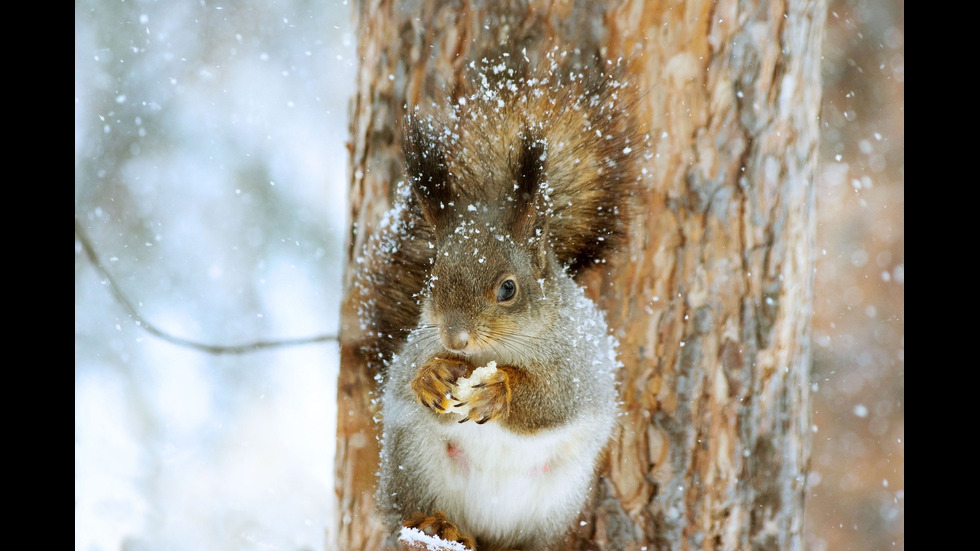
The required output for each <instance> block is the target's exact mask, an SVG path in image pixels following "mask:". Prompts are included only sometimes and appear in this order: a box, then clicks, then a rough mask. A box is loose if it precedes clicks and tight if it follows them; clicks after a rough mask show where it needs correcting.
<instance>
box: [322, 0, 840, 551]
mask: <svg viewBox="0 0 980 551" xmlns="http://www.w3.org/2000/svg"><path fill="white" fill-rule="evenodd" d="M508 14H509V15H508ZM355 17H356V25H355V28H357V29H359V31H360V37H359V38H360V43H359V45H358V52H359V55H360V60H361V66H360V68H359V72H358V75H357V79H358V81H357V95H356V96H355V98H354V101H353V105H352V116H351V142H350V152H351V166H352V172H351V174H352V177H351V183H350V186H351V187H350V206H351V211H350V212H351V222H352V226H351V233H350V235H349V240H348V245H349V249H348V269H347V275H346V279H345V301H344V305H343V311H342V336H341V372H340V381H339V385H338V389H339V390H338V401H339V404H338V412H339V413H338V416H339V418H338V434H337V462H336V491H337V495H338V499H339V505H338V511H339V517H340V518H339V520H338V531H337V534H336V538H337V547H338V548H340V549H351V550H355V549H378V548H381V547H383V539H384V530H383V529H382V527H381V524H380V520H379V517H378V516H377V515H376V513H375V511H374V509H373V507H374V499H373V498H374V496H373V492H374V487H375V482H376V478H375V471H376V468H377V465H378V450H379V445H378V435H379V434H380V427H379V426H378V425H377V424H376V422H375V417H376V416H377V414H378V411H377V406H376V403H375V399H376V398H377V394H376V390H377V389H376V379H375V376H376V375H377V373H378V370H379V369H380V366H381V362H380V361H379V354H380V355H381V357H383V356H384V354H385V352H383V351H382V352H379V351H378V347H377V346H376V343H375V344H374V345H372V342H373V341H376V340H377V337H376V336H375V334H374V330H375V329H376V328H371V327H364V326H362V323H361V320H360V318H359V316H358V312H359V310H360V309H361V308H363V306H364V305H363V304H362V297H361V296H360V295H359V294H358V292H356V289H355V287H356V286H355V278H356V277H357V274H358V270H359V269H361V268H359V266H362V265H369V264H370V263H371V261H372V259H370V258H365V256H364V255H365V245H366V243H367V242H368V240H369V238H370V237H371V236H372V235H374V234H375V233H376V232H377V231H378V230H379V223H380V220H381V217H382V214H383V213H384V212H385V211H387V210H388V209H389V208H390V206H391V204H392V188H393V186H394V184H395V183H396V182H398V181H399V180H401V179H403V175H402V160H401V155H400V148H401V129H402V120H403V113H404V107H405V106H406V105H408V106H413V105H418V104H422V103H429V102H433V101H435V102H442V101H444V100H445V99H446V98H447V97H452V94H453V93H454V90H457V89H458V88H459V86H458V83H459V81H460V79H462V78H463V68H464V64H465V63H466V62H467V61H468V59H469V56H472V55H474V54H475V52H479V51H481V50H482V49H483V48H484V47H486V46H487V45H491V44H494V43H495V42H496V41H498V40H501V39H505V40H506V39H509V38H513V37H514V36H518V35H519V36H520V37H521V39H522V40H524V41H525V42H526V43H527V44H528V45H529V48H543V47H544V46H545V45H546V44H549V43H552V42H553V43H556V44H558V45H559V47H560V48H561V49H564V50H573V49H577V51H578V52H579V53H580V54H581V55H582V59H584V60H588V59H589V52H596V51H601V52H603V55H604V56H605V57H606V58H607V59H608V58H612V59H615V58H617V57H618V56H620V55H622V56H623V57H627V58H630V59H633V60H634V62H633V63H632V64H631V66H630V67H631V69H630V70H631V74H630V76H629V78H630V80H631V81H633V82H635V83H637V84H638V85H639V88H640V89H641V91H642V94H643V95H642V96H641V101H640V103H639V105H638V106H637V116H638V117H642V118H643V119H644V120H645V121H646V126H647V128H649V131H650V139H651V143H652V145H653V148H652V149H651V151H650V153H651V155H650V157H649V159H648V160H647V161H646V163H645V165H644V167H645V173H646V178H645V180H644V184H643V189H642V192H641V194H640V196H639V197H638V198H637V199H638V202H639V203H640V209H639V211H638V212H640V213H642V214H640V215H638V216H636V219H635V220H634V223H633V225H632V232H631V235H630V241H629V244H628V247H627V248H626V249H625V250H623V251H622V253H621V254H620V255H619V257H618V258H617V259H614V261H613V263H612V264H611V265H607V266H606V269H604V270H600V271H595V272H592V273H589V274H587V275H586V277H584V278H583V279H582V280H581V281H582V282H583V283H584V284H585V285H586V286H587V287H588V289H589V292H590V295H591V296H592V297H593V298H594V299H595V300H596V301H597V302H598V303H599V305H600V306H601V307H602V308H603V309H604V310H605V311H606V312H607V317H608V321H609V323H610V326H611V327H612V328H613V331H614V332H615V334H616V336H617V337H618V338H619V340H620V357H621V359H622V361H623V363H624V364H625V369H624V370H623V371H622V372H621V374H620V375H621V377H620V381H621V387H620V392H621V396H622V401H623V410H624V415H623V417H622V424H621V430H620V431H619V432H618V433H617V435H616V437H615V440H614V441H613V443H612V444H611V446H610V452H609V455H608V461H607V464H606V468H605V469H604V471H603V473H602V477H601V479H600V481H599V485H598V487H597V500H596V502H595V504H594V507H593V509H592V510H591V511H587V512H585V514H584V520H585V521H586V522H585V524H584V526H583V527H582V529H581V530H579V533H577V534H575V535H574V539H575V540H576V541H575V544H574V545H573V547H575V548H579V549H584V548H600V549H611V550H619V549H640V548H641V547H644V548H646V549H692V548H701V549H747V548H763V549H799V548H802V539H803V496H804V489H805V476H806V467H807V462H808V459H809V437H808V435H809V428H810V422H809V419H810V399H809V395H808V375H809V366H810V355H811V352H810V331H809V326H810V319H811V311H812V306H811V305H812V289H813V266H814V250H813V242H814V178H815V174H816V160H817V146H818V134H819V120H818V117H819V107H820V57H821V55H820V44H821V39H822V33H823V25H824V18H825V5H824V3H823V2H820V1H816V2H814V1H808V0H787V1H785V2H780V1H757V2H752V1H742V2H739V1H734V0H733V1H724V0H722V1H717V2H711V1H690V2H686V3H682V2H667V1H655V0H645V1H644V0H636V1H632V2H629V1H628V2H622V3H619V4H617V5H616V6H614V7H609V6H606V5H604V4H602V3H599V2H588V1H585V0H582V1H576V2H560V1H548V0H542V1H534V2H528V3H523V2H511V3H498V2H492V1H471V2H464V1H460V2H441V3H440V2H432V1H424V2H406V3H404V4H402V3H399V2H386V1H365V2H362V3H361V4H359V5H358V6H357V7H356V8H355Z"/></svg>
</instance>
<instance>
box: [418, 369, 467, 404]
mask: <svg viewBox="0 0 980 551" xmlns="http://www.w3.org/2000/svg"><path fill="white" fill-rule="evenodd" d="M468 368H469V364H467V363H466V362H463V361H460V360H448V359H442V358H432V359H431V360H429V361H428V362H426V363H425V365H423V366H422V367H421V368H420V369H419V372H418V374H417V375H416V376H415V379H414V380H412V390H413V391H414V392H415V398H416V399H418V401H419V402H420V403H421V404H422V405H423V406H425V407H427V408H429V409H434V410H436V411H438V412H440V413H443V412H445V411H446V410H448V409H449V407H450V405H451V404H450V401H455V400H456V398H455V397H454V396H453V395H452V391H453V383H455V382H456V379H458V378H460V377H465V376H466V372H467V371H468Z"/></svg>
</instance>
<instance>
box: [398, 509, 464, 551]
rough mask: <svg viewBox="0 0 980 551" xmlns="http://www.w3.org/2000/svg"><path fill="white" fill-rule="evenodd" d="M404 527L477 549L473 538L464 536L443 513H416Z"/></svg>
mask: <svg viewBox="0 0 980 551" xmlns="http://www.w3.org/2000/svg"><path fill="white" fill-rule="evenodd" d="M402 526H405V527H407V528H415V529H416V530H421V531H422V532H425V533H426V534H428V535H430V536H436V537H438V538H439V539H442V540H445V541H458V542H459V543H462V544H463V545H465V546H466V547H468V548H470V549H476V542H474V541H473V538H471V537H470V536H466V535H463V534H462V533H461V532H460V531H459V528H457V527H456V525H455V524H453V523H452V522H451V521H450V520H448V519H447V518H446V514H445V513H443V512H442V511H436V512H435V513H434V514H432V515H427V514H425V513H422V512H418V513H415V514H413V515H412V516H410V517H409V518H408V519H406V520H405V521H404V522H402Z"/></svg>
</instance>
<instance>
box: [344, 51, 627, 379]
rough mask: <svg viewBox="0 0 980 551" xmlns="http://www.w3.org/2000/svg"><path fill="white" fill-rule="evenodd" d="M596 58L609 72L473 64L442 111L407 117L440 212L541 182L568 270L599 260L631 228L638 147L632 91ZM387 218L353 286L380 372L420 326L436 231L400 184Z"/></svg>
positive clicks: (514, 60)
mask: <svg viewBox="0 0 980 551" xmlns="http://www.w3.org/2000/svg"><path fill="white" fill-rule="evenodd" d="M600 65H602V66H606V67H609V71H607V72H606V73H603V74H595V73H590V74H588V75H583V74H581V73H580V72H576V71H575V70H574V69H571V70H570V69H568V68H567V67H564V66H562V65H561V63H560V62H559V61H556V60H555V59H554V58H550V64H548V66H547V67H546V69H545V70H532V69H531V68H530V67H529V64H528V63H527V62H526V59H525V58H524V56H523V55H522V54H521V53H512V54H504V55H502V56H500V57H497V58H493V59H491V60H483V61H481V62H480V63H479V64H477V63H476V62H474V63H472V64H471V67H470V69H471V71H470V76H469V79H468V80H467V82H469V83H471V86H470V89H468V90H466V91H465V92H464V93H463V94H462V95H461V96H460V97H459V98H458V99H456V100H455V101H453V102H452V107H451V108H450V109H449V111H448V112H446V113H426V112H424V111H423V110H421V109H416V110H415V111H414V112H412V113H411V114H410V115H409V117H408V124H407V125H406V128H405V135H404V137H403V150H404V154H405V159H406V177H407V178H408V179H410V180H415V181H419V180H425V181H427V182H429V185H428V188H427V189H428V190H429V192H430V193H435V194H441V195H439V196H438V197H436V198H438V199H439V201H441V203H442V209H443V212H442V214H441V216H451V215H452V213H453V210H454V209H455V208H462V206H463V205H468V204H471V203H475V202H480V203H483V204H491V205H492V204H503V203H502V202H506V201H513V200H515V199H514V189H515V187H514V186H515V183H516V182H519V181H521V179H522V178H523V179H525V180H526V181H529V182H531V181H532V180H533V184H534V185H537V184H538V183H545V184H547V186H548V189H547V192H546V193H545V194H544V198H545V201H544V204H543V205H539V206H538V207H539V208H543V209H545V210H546V214H547V220H548V224H549V227H548V235H549V242H550V245H551V247H552V248H553V250H554V253H555V255H556V257H557V259H558V261H559V263H560V264H561V265H563V266H565V267H566V268H567V269H568V271H569V273H570V274H571V275H572V276H573V277H577V276H579V275H581V274H582V273H584V272H585V271H587V270H588V269H589V268H590V267H592V266H595V265H599V264H601V263H603V262H604V261H605V259H606V258H607V257H608V255H609V253H610V252H611V251H614V250H616V248H617V247H618V246H619V245H620V244H621V243H622V241H623V238H624V236H625V233H626V231H627V226H628V220H629V217H630V212H629V208H628V204H629V198H630V196H631V195H632V194H633V193H634V190H635V188H636V182H637V180H638V178H639V174H638V169H637V165H638V163H637V162H636V161H635V158H636V156H637V155H638V151H639V150H640V149H641V148H642V147H643V144H642V137H641V134H640V132H639V130H638V128H637V126H636V124H634V121H633V119H632V117H631V109H632V108H633V106H634V104H635V101H636V93H635V90H633V89H632V88H630V87H629V86H626V85H624V84H623V82H622V81H621V80H619V79H620V78H621V76H622V75H623V74H624V73H625V71H626V69H625V67H624V65H623V64H622V63H605V64H600ZM532 155H533V157H534V158H533V159H532V158H531V156H532ZM530 161H534V162H530ZM529 170H535V171H538V172H539V173H536V174H533V175H532V174H528V173H527V172H528V171H529ZM525 195H526V194H525ZM517 200H520V198H518V199H517ZM391 216H392V218H391V219H390V220H389V221H388V222H387V226H386V229H385V231H383V232H381V233H380V234H379V235H378V236H376V238H375V239H374V240H373V242H372V243H371V244H370V246H369V250H368V251H367V254H366V255H365V257H364V260H365V261H366V265H365V266H364V267H363V268H362V271H361V273H360V277H359V280H358V281H357V282H356V285H358V287H359V290H360V294H361V311H360V315H361V322H362V325H364V326H365V327H366V329H367V330H368V331H369V335H368V337H369V342H368V344H367V345H366V347H367V349H366V350H364V352H365V355H366V356H367V357H368V359H369V362H372V363H373V364H374V366H375V369H377V370H379V371H382V370H383V364H384V362H387V361H388V360H389V359H390V358H391V355H392V354H393V353H394V352H395V351H396V350H397V349H398V348H399V347H400V346H401V344H402V343H403V342H404V340H405V337H406V336H407V334H408V331H410V330H411V329H412V328H414V327H415V326H416V324H417V323H418V319H419V312H420V311H419V301H418V297H419V292H420V291H421V289H422V287H423V285H424V284H425V281H426V278H427V277H428V274H429V270H430V268H431V265H432V255H433V251H434V249H433V248H432V243H433V242H434V239H435V237H436V236H435V233H434V232H435V228H434V227H433V220H427V219H426V216H425V213H424V212H423V210H422V208H421V206H420V203H419V201H418V197H415V196H412V195H411V194H410V193H408V192H407V191H406V189H405V188H402V189H401V190H400V193H399V199H398V205H397V208H396V209H395V211H394V212H393V213H392V214H391Z"/></svg>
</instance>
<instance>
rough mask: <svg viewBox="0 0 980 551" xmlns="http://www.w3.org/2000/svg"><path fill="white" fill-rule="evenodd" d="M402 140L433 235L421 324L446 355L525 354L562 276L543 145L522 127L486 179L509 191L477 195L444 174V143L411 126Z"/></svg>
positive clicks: (464, 179)
mask: <svg viewBox="0 0 980 551" xmlns="http://www.w3.org/2000/svg"><path fill="white" fill-rule="evenodd" d="M407 142H408V143H407V145H406V160H407V169H408V178H409V183H410V187H411V190H412V196H413V199H414V201H415V204H416V205H417V206H418V208H419V210H420V213H421V216H422V218H423V219H424V221H425V223H426V224H428V225H429V226H430V228H431V230H432V233H433V235H434V237H435V242H434V243H432V246H433V247H434V248H435V254H434V258H433V265H432V271H431V277H430V281H429V285H428V286H427V288H426V290H425V291H424V299H423V304H422V322H423V326H424V327H426V328H427V329H428V330H430V331H432V332H433V337H435V336H436V335H435V333H438V338H439V339H440V340H441V342H442V344H443V346H444V347H445V348H446V349H447V351H449V352H452V353H457V354H461V355H465V356H470V357H473V358H474V359H475V361H481V360H483V361H485V360H489V359H496V360H497V361H507V358H509V357H515V358H516V357H519V356H521V355H523V354H526V353H527V352H529V351H530V348H529V346H531V345H532V344H533V343H530V342H529V341H533V339H534V338H535V337H536V336H537V335H538V334H540V333H541V331H542V328H543V327H547V326H548V325H550V324H552V323H554V321H555V320H554V316H555V312H556V311H557V307H556V301H557V300H559V297H557V296H555V295H556V294H557V292H556V291H555V285H556V283H555V279H556V277H559V276H560V275H561V274H563V272H562V270H563V268H562V267H561V266H560V265H559V263H558V261H557V260H556V259H555V255H554V253H553V251H552V247H551V245H550V243H549V240H548V237H549V235H548V225H549V211H548V205H547V197H546V189H547V185H546V182H543V169H542V162H543V158H544V155H545V143H544V142H543V141H541V140H538V139H535V138H534V136H533V134H531V133H530V132H525V133H524V135H523V136H521V137H520V139H519V140H518V143H517V144H516V145H515V151H514V154H513V156H512V158H511V162H510V163H508V164H509V166H508V167H507V171H506V172H507V174H496V175H487V176H486V177H487V178H507V179H509V180H510V181H512V186H502V187H503V188H504V189H512V190H513V192H512V193H510V194H508V195H507V196H505V197H481V196H480V195H479V193H467V192H466V191H465V190H473V189H476V188H478V187H479V186H480V182H479V181H474V180H473V174H453V173H451V171H450V170H449V169H448V166H450V164H449V163H447V159H446V155H447V148H446V147H445V146H444V145H443V144H441V143H440V142H439V140H438V139H437V137H436V136H435V135H433V134H432V133H430V132H428V131H427V130H426V129H423V127H422V125H421V124H420V123H418V122H414V123H413V124H412V126H411V131H410V135H409V136H408V140H407ZM494 187H497V186H494Z"/></svg>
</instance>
